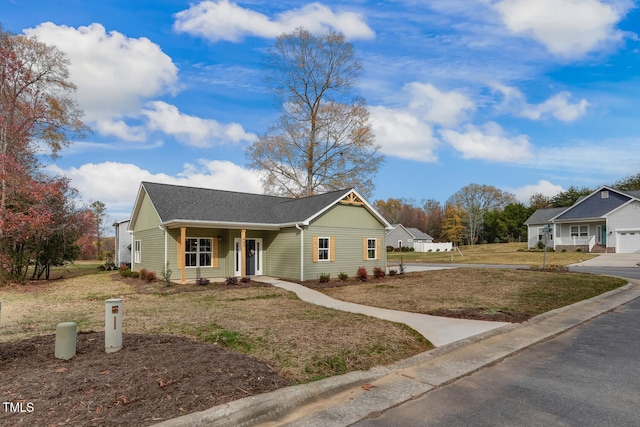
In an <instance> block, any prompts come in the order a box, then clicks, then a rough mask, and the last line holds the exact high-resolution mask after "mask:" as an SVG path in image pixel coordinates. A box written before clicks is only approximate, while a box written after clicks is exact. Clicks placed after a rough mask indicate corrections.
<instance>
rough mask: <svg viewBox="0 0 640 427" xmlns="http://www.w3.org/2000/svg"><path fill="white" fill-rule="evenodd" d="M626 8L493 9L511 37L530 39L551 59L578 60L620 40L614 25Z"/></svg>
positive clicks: (547, 5)
mask: <svg viewBox="0 0 640 427" xmlns="http://www.w3.org/2000/svg"><path fill="white" fill-rule="evenodd" d="M629 5H630V3H629V2H628V1H626V0H617V1H616V0H614V1H613V2H611V1H608V2H606V1H599V0H535V1H532V0H502V1H498V2H496V3H494V4H493V8H494V9H495V10H496V11H497V12H498V13H499V15H500V17H501V18H502V21H503V23H504V25H505V26H506V27H507V29H508V30H509V31H511V32H512V33H513V34H519V35H524V36H527V37H531V38H532V39H534V40H536V41H538V42H539V43H541V44H543V45H544V46H545V47H546V48H547V49H548V50H549V51H550V52H551V53H553V54H554V55H558V56H561V57H565V58H580V57H582V56H583V55H584V54H586V53H589V52H592V51H595V50H597V49H600V48H602V47H604V46H606V45H608V44H610V43H616V42H619V41H620V40H622V38H623V33H622V32H621V31H619V30H617V29H616V28H615V25H616V24H617V23H618V22H619V21H620V20H621V19H622V18H623V17H624V15H625V14H626V11H627V9H628V8H629V7H630V6H629Z"/></svg>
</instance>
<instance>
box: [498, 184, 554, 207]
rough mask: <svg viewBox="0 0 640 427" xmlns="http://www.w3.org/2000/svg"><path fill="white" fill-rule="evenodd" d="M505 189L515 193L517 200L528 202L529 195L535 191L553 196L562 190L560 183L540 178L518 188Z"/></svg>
mask: <svg viewBox="0 0 640 427" xmlns="http://www.w3.org/2000/svg"><path fill="white" fill-rule="evenodd" d="M505 191H508V192H509V193H512V194H515V196H516V199H518V201H520V202H522V203H524V204H528V203H529V200H530V199H531V196H533V195H534V194H536V193H539V194H542V195H544V196H547V197H553V196H555V195H556V194H558V193H560V192H562V191H564V188H562V187H561V186H560V185H556V184H552V183H550V182H549V181H547V180H544V179H541V180H539V181H538V182H537V183H535V184H530V185H525V186H523V187H519V188H507V189H506V190H505Z"/></svg>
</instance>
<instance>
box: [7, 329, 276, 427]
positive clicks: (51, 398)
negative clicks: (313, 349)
mask: <svg viewBox="0 0 640 427" xmlns="http://www.w3.org/2000/svg"><path fill="white" fill-rule="evenodd" d="M54 349H55V336H54V335H48V336H41V337H35V338H31V339H27V340H23V341H17V342H8V343H0V393H1V396H0V401H2V402H14V403H15V402H23V405H22V408H23V410H24V411H27V410H28V408H30V405H27V403H31V404H32V408H33V410H32V412H23V413H10V412H8V411H7V410H5V407H4V406H5V405H2V406H0V425H18V426H61V425H83V426H113V425H128V426H134V425H135V426H146V425H151V424H155V423H157V422H160V421H163V420H166V419H170V418H174V417H177V416H180V415H184V414H187V413H190V412H195V411H201V410H204V409H207V408H210V407H212V406H215V405H220V404H223V403H226V402H230V401H233V400H237V399H240V398H243V397H247V396H252V395H257V394H260V393H265V392H269V391H272V390H276V389H278V388H281V387H286V386H288V385H289V382H288V381H287V380H285V379H283V378H281V377H280V376H279V375H278V374H277V373H276V372H275V371H274V370H273V369H272V368H271V367H270V366H269V365H268V364H266V363H264V362H261V361H259V360H257V359H254V358H252V357H248V356H245V355H242V354H238V353H234V352H232V351H229V350H227V349H225V348H223V347H220V346H216V345H210V344H206V343H201V342H197V341H193V340H190V339H186V338H181V337H174V336H164V335H142V334H123V347H122V349H121V350H120V351H117V352H115V353H105V351H104V333H102V332H80V333H79V334H78V340H77V347H76V356H75V357H73V358H72V359H70V360H68V361H65V360H61V359H57V358H55V357H54ZM14 408H15V406H14Z"/></svg>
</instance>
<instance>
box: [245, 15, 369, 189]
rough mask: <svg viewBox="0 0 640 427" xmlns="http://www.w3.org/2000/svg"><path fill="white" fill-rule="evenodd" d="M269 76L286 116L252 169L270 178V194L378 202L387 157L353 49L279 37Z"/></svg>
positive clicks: (337, 39) (252, 152) (304, 37)
mask: <svg viewBox="0 0 640 427" xmlns="http://www.w3.org/2000/svg"><path fill="white" fill-rule="evenodd" d="M265 69H266V70H267V81H268V83H269V85H270V86H271V88H272V91H273V93H274V95H275V96H276V99H277V100H278V102H279V103H280V104H281V105H282V114H281V116H280V118H279V120H278V121H277V122H276V123H275V124H274V125H273V126H272V127H271V128H270V129H269V131H268V132H266V133H265V134H264V135H262V136H261V137H260V138H259V139H258V140H257V141H256V142H255V143H253V145H252V146H251V147H249V149H248V150H247V157H248V159H249V160H250V164H251V167H253V168H255V169H259V170H262V171H263V172H264V173H265V178H264V180H263V186H264V189H265V191H266V192H268V193H270V194H279V195H288V196H309V195H313V194H316V193H317V192H322V191H329V190H335V189H340V188H345V187H355V188H357V189H358V191H359V192H360V193H362V194H363V195H364V196H365V197H368V196H370V195H371V192H372V189H373V186H374V185H373V181H372V179H373V177H374V176H375V174H376V173H377V170H378V168H379V166H380V164H381V162H382V156H381V155H380V154H379V150H380V147H379V146H377V145H376V144H375V136H374V133H373V131H372V129H371V126H370V124H369V113H368V111H367V109H366V108H365V103H364V100H363V99H362V98H361V97H359V96H357V95H355V94H354V85H355V83H356V80H357V78H358V76H359V75H360V73H361V71H362V65H361V64H360V61H359V60H358V59H357V58H356V56H355V54H354V51H353V47H352V45H351V44H349V43H347V42H345V39H344V36H343V35H342V34H339V33H335V32H333V31H330V32H328V33H326V34H324V35H320V36H316V35H313V34H311V33H309V32H308V31H307V30H304V29H301V28H300V29H297V30H296V31H294V32H293V33H290V34H282V35H281V36H280V37H278V39H277V41H276V43H275V45H274V47H273V48H272V49H271V50H270V51H269V53H268V55H267V56H266V58H265Z"/></svg>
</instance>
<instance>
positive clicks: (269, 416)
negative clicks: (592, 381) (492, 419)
mask: <svg viewBox="0 0 640 427" xmlns="http://www.w3.org/2000/svg"><path fill="white" fill-rule="evenodd" d="M626 280H629V279H626ZM639 284H640V282H638V281H630V283H629V284H627V285H625V286H623V287H621V288H617V289H614V290H612V291H609V292H606V293H604V294H602V295H598V296H596V297H593V298H590V299H588V300H584V301H580V302H578V303H575V304H572V305H570V306H566V307H561V308H559V309H556V310H552V311H550V312H547V313H544V314H541V315H539V316H536V317H534V318H532V319H530V320H528V321H527V322H524V323H521V324H512V325H507V326H503V327H501V328H498V329H494V330H490V331H487V332H484V333H481V334H478V335H475V336H473V337H469V338H466V339H463V340H460V341H457V342H454V343H451V344H447V345H444V346H442V347H438V348H435V349H433V350H430V351H427V352H424V353H421V354H418V355H415V356H413V357H410V358H408V359H405V360H402V361H399V362H397V363H394V364H392V365H390V366H387V367H375V368H372V369H370V370H368V371H356V372H351V373H348V374H345V375H340V376H336V377H332V378H327V379H324V380H321V381H317V382H313V383H308V384H302V385H298V386H293V387H287V388H284V389H280V390H276V391H273V392H271V393H265V394H262V395H258V396H252V397H247V398H244V399H240V400H236V401H234V402H230V403H228V404H225V405H219V406H216V407H213V408H210V409H208V410H206V411H201V412H195V413H192V414H188V415H184V416H182V417H178V418H174V419H171V420H168V421H165V422H162V423H160V424H156V426H162V427H168V426H172V427H177V426H180V427H187V426H188V427H191V426H194V427H195V426H228V425H233V426H252V425H258V424H261V425H264V426H271V425H293V426H305V427H308V426H316V425H317V426H326V425H332V426H343V425H344V426H347V425H350V424H352V423H355V422H357V421H358V420H360V419H362V418H365V417H367V416H369V415H370V414H372V413H376V412H381V411H384V410H386V409H388V408H390V407H393V406H395V405H398V404H400V403H403V402H405V401H407V400H410V399H413V398H416V397H419V396H421V395H423V394H425V393H427V392H428V391H429V390H431V389H433V388H435V387H438V386H442V385H445V384H447V383H450V382H452V381H455V380H456V379H458V378H460V377H463V376H466V375H469V374H471V373H473V372H475V371H477V370H479V369H481V368H482V367H484V366H487V365H490V364H492V363H495V362H497V361H499V360H502V359H504V358H506V357H508V356H510V355H512V354H514V353H517V352H518V351H521V350H523V349H524V348H527V347H529V346H531V345H534V344H536V343H538V342H541V341H544V340H547V339H550V338H552V337H554V336H556V335H559V334H560V333H562V332H564V331H566V330H568V329H571V328H573V327H575V326H577V325H580V324H582V323H584V322H586V321H589V320H591V319H593V318H595V317H597V316H599V315H601V314H603V313H606V312H608V311H611V310H613V309H615V308H617V307H619V306H621V305H623V304H625V303H627V302H629V301H631V300H633V299H635V298H638V297H640V286H638V285H639ZM367 383H368V384H371V385H372V386H373V387H367V390H365V389H364V388H363V387H362V386H363V385H364V384H367Z"/></svg>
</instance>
